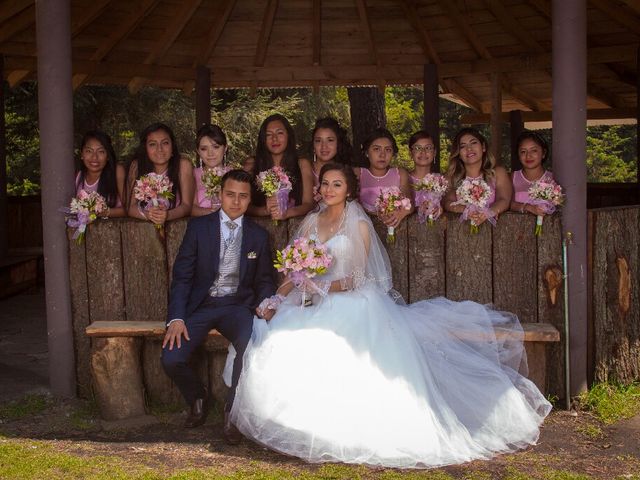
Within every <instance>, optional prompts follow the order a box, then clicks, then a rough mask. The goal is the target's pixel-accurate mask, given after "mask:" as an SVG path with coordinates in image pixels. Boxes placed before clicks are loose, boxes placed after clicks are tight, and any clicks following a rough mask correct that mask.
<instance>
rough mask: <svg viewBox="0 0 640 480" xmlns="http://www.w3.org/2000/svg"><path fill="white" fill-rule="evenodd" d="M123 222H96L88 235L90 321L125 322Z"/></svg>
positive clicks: (89, 229)
mask: <svg viewBox="0 0 640 480" xmlns="http://www.w3.org/2000/svg"><path fill="white" fill-rule="evenodd" d="M120 225H121V222H120V221H117V220H114V221H97V222H94V223H92V224H91V225H89V227H88V228H87V233H86V244H87V246H86V252H87V258H88V259H89V260H90V261H89V262H87V282H88V289H89V311H90V313H91V320H92V321H96V320H125V319H126V313H125V304H124V286H123V278H122V277H123V270H122V244H121V239H120Z"/></svg>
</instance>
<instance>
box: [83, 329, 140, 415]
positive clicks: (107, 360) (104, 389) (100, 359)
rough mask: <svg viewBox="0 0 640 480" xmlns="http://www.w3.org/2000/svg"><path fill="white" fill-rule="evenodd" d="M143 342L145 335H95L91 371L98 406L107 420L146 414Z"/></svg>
mask: <svg viewBox="0 0 640 480" xmlns="http://www.w3.org/2000/svg"><path fill="white" fill-rule="evenodd" d="M141 346H142V339H141V338H134V337H111V338H94V339H93V341H92V346H91V374H92V376H93V387H94V393H95V396H96V400H97V402H98V408H99V409H100V415H101V416H102V418H103V419H104V420H124V419H129V418H134V417H140V416H143V415H145V409H144V387H143V384H142V368H141V365H140V349H141Z"/></svg>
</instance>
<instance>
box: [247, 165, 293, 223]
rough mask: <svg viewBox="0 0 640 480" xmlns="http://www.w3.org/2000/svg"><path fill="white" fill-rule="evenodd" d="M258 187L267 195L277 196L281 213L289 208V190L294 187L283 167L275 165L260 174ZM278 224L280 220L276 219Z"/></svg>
mask: <svg viewBox="0 0 640 480" xmlns="http://www.w3.org/2000/svg"><path fill="white" fill-rule="evenodd" d="M256 183H257V185H258V188H259V189H260V191H261V192H262V193H264V195H265V197H273V196H274V195H275V196H276V199H277V201H278V209H279V210H280V212H281V213H284V212H286V211H287V208H289V192H290V191H291V189H292V188H293V187H292V185H291V180H290V179H289V175H287V172H286V171H285V170H284V168H282V167H273V168H270V169H269V170H265V171H263V172H260V173H259V174H258V178H256ZM275 223H276V224H277V223H278V221H277V220H276V221H275Z"/></svg>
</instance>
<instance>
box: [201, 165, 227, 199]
mask: <svg viewBox="0 0 640 480" xmlns="http://www.w3.org/2000/svg"><path fill="white" fill-rule="evenodd" d="M229 170H231V167H228V166H223V165H220V166H218V167H214V168H209V169H205V170H203V172H202V184H203V185H204V189H205V193H206V195H207V197H208V198H209V199H210V200H211V208H212V209H214V210H217V209H219V208H220V205H221V202H220V190H221V188H222V177H223V176H224V174H225V173H227V172H228V171H229Z"/></svg>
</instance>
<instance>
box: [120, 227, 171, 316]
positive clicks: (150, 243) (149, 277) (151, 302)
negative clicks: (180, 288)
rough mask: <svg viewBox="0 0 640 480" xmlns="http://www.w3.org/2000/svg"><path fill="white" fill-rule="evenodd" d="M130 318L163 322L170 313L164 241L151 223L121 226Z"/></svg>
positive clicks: (126, 295) (126, 294) (128, 314)
mask: <svg viewBox="0 0 640 480" xmlns="http://www.w3.org/2000/svg"><path fill="white" fill-rule="evenodd" d="M122 254H123V264H124V289H125V298H126V301H127V318H135V319H138V320H158V319H164V318H165V316H166V314H167V298H168V296H167V283H168V282H167V278H168V277H167V258H166V254H165V246H164V242H163V241H161V239H160V237H159V235H158V232H157V230H156V228H155V227H154V226H153V224H151V223H150V222H141V221H138V220H126V221H125V222H123V224H122Z"/></svg>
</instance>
